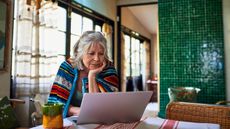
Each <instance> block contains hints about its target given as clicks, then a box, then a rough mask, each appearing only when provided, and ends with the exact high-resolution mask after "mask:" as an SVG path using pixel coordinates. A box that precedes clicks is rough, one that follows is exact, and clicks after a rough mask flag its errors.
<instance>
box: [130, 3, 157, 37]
mask: <svg viewBox="0 0 230 129" xmlns="http://www.w3.org/2000/svg"><path fill="white" fill-rule="evenodd" d="M128 9H129V10H130V11H131V12H132V13H133V15H134V16H135V17H136V18H137V19H138V21H139V22H140V23H141V24H142V25H143V26H144V27H145V29H146V30H148V31H149V33H151V34H156V33H157V27H158V5H157V4H149V5H140V6H130V7H128Z"/></svg>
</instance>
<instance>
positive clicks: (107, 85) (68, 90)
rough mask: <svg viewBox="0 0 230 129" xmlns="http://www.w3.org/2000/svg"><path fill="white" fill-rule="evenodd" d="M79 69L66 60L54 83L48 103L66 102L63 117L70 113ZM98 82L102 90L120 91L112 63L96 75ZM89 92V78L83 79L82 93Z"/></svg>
mask: <svg viewBox="0 0 230 129" xmlns="http://www.w3.org/2000/svg"><path fill="white" fill-rule="evenodd" d="M77 80H78V70H77V69H76V68H73V67H72V65H71V64H70V63H69V62H68V61H64V62H63V63H62V64H61V65H60V67H59V69H58V72H57V75H56V78H55V80H54V83H53V85H52V88H51V91H50V95H49V97H48V103H62V104H64V110H63V117H64V118H65V117H66V116H67V113H68V108H69V105H70V102H71V98H72V96H73V94H74V92H75V89H76V87H77ZM96 82H97V84H98V88H99V91H100V92H113V91H118V76H117V72H116V70H115V68H114V67H113V66H112V65H109V66H108V67H106V68H105V69H104V70H103V71H102V72H100V73H99V74H98V75H97V76H96ZM87 92H88V78H83V79H82V93H83V94H84V93H87Z"/></svg>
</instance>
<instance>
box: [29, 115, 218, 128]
mask: <svg viewBox="0 0 230 129" xmlns="http://www.w3.org/2000/svg"><path fill="white" fill-rule="evenodd" d="M117 128H126V129H165V128H167V129H185V128H189V129H220V125H218V124H212V123H195V122H185V121H175V120H169V119H163V118H159V117H147V118H144V119H142V120H140V121H137V122H132V123H115V124H111V125H101V124H84V125H76V124H75V122H73V121H71V120H70V119H68V118H65V119H64V129H117ZM32 129H43V127H42V125H40V126H37V127H33V128H32Z"/></svg>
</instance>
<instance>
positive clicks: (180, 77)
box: [158, 0, 225, 117]
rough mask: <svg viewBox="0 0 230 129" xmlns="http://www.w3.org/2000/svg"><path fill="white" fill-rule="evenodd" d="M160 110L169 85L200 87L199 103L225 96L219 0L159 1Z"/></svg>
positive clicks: (163, 105) (163, 114)
mask: <svg viewBox="0 0 230 129" xmlns="http://www.w3.org/2000/svg"><path fill="white" fill-rule="evenodd" d="M158 9H159V41H160V42H159V46H160V112H159V116H160V117H164V116H165V108H166V105H167V104H168V102H169V97H168V88H169V87H179V86H193V87H198V88H200V89H201V92H200V94H199V96H198V102H201V103H215V102H217V101H219V100H224V99H225V80H224V41H223V21H222V2H221V0H159V1H158Z"/></svg>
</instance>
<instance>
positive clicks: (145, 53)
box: [141, 41, 151, 89]
mask: <svg viewBox="0 0 230 129" xmlns="http://www.w3.org/2000/svg"><path fill="white" fill-rule="evenodd" d="M143 47H144V51H143V57H144V58H143V62H145V63H143V65H142V68H141V69H142V70H143V71H142V73H143V75H142V81H143V82H142V83H143V89H147V87H146V82H147V79H148V78H149V76H150V71H151V70H150V65H151V62H150V43H149V42H147V41H144V43H143Z"/></svg>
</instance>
